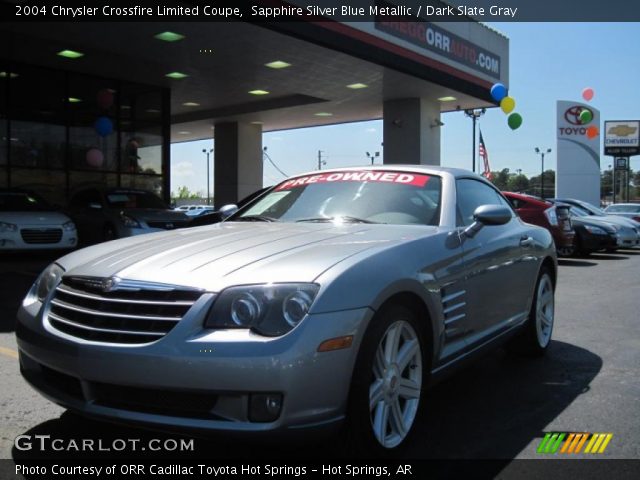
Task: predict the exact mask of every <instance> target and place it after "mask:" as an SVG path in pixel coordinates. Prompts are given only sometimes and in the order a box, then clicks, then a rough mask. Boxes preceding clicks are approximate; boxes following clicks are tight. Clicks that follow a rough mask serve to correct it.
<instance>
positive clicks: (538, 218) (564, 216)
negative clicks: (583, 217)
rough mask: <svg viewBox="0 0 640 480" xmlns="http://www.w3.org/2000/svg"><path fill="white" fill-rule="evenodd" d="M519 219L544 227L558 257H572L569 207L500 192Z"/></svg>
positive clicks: (572, 238)
mask: <svg viewBox="0 0 640 480" xmlns="http://www.w3.org/2000/svg"><path fill="white" fill-rule="evenodd" d="M502 193H503V195H504V196H505V197H507V200H509V201H510V202H511V205H513V208H515V210H516V212H518V215H519V216H520V218H521V219H522V220H523V221H525V222H527V223H531V224H532V225H538V226H539V227H544V228H546V229H547V230H549V231H550V232H551V235H553V240H554V242H555V243H556V251H557V252H558V256H560V257H568V256H571V255H573V253H574V251H575V231H574V230H573V226H572V225H571V217H570V216H569V208H570V206H569V205H560V204H558V205H554V204H553V203H552V202H548V201H546V200H544V199H542V198H539V197H533V196H531V195H525V194H523V193H512V192H502Z"/></svg>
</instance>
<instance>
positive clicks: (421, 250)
mask: <svg viewBox="0 0 640 480" xmlns="http://www.w3.org/2000/svg"><path fill="white" fill-rule="evenodd" d="M556 272H557V260H556V253H555V247H554V244H553V240H552V238H551V236H550V234H549V233H548V231H547V230H545V229H543V228H539V227H535V226H532V225H528V224H525V223H523V222H522V221H521V220H520V219H519V218H518V216H517V215H516V214H515V212H514V211H513V209H512V208H511V206H510V205H509V203H508V202H507V201H506V200H505V199H504V197H503V196H502V195H501V194H500V192H499V191H498V190H496V189H495V188H494V187H493V186H492V185H491V184H490V183H489V182H487V181H486V180H484V179H483V178H481V177H479V176H477V175H475V174H472V173H470V172H467V171H464V170H456V169H447V168H439V167H426V166H425V167H422V166H389V165H386V166H380V167H366V168H356V169H353V168H352V169H336V170H326V171H324V170H323V171H321V172H314V173H309V174H305V175H300V176H297V177H294V178H291V179H289V180H286V181H284V182H282V183H281V184H279V185H277V186H275V187H274V188H273V189H272V190H270V191H269V192H268V193H267V194H265V195H263V196H261V197H259V198H258V199H256V200H255V201H253V202H251V203H249V204H248V205H246V206H245V207H243V208H242V209H240V210H239V211H238V212H236V213H235V214H234V215H232V216H231V217H230V218H229V219H228V220H227V221H225V222H223V223H219V224H216V225H210V226H204V227H196V228H191V229H184V230H176V231H173V232H163V233H154V234H149V235H144V236H142V237H132V238H127V239H121V240H116V241H112V242H108V243H105V244H102V245H97V246H93V247H89V248H86V249H84V250H80V251H77V252H74V253H72V254H70V255H67V256H65V257H63V258H61V259H59V260H58V261H56V262H55V263H54V264H52V265H51V266H49V267H48V268H47V269H46V270H45V271H44V272H43V273H42V275H41V276H40V278H39V279H38V280H37V281H36V283H35V284H34V285H33V287H32V289H31V291H30V292H29V293H28V295H27V297H26V298H25V300H24V303H23V305H22V308H21V309H20V312H19V325H18V327H17V332H16V334H17V337H18V345H19V350H20V364H21V369H22V374H23V375H24V377H25V378H26V379H27V381H28V382H29V383H31V385H33V386H34V387H35V388H36V389H37V390H39V391H40V392H41V393H42V394H43V395H45V396H46V397H48V398H50V399H51V400H52V401H54V402H56V403H59V404H61V405H63V406H65V407H67V408H70V409H72V410H75V411H78V412H81V413H83V414H86V415H91V416H95V417H103V418H108V419H117V420H118V421H129V422H140V423H144V424H150V425H154V426H165V427H167V426H170V427H185V428H186V427H189V428H199V429H210V430H218V431H227V432H229V431H234V432H254V433H255V432H272V431H299V430H300V429H302V428H310V429H311V428H322V427H337V426H344V427H345V428H346V429H347V432H348V436H347V437H348V438H353V437H352V435H353V436H355V437H356V438H357V439H358V441H357V442H351V443H352V445H353V444H357V445H358V446H359V447H361V448H363V449H365V450H366V451H367V452H369V453H374V452H381V453H383V452H387V453H388V452H389V451H390V450H391V451H393V449H396V448H398V447H400V446H401V445H403V443H405V440H406V439H407V437H408V436H409V435H410V433H411V431H412V428H413V427H414V424H415V423H416V415H417V413H418V411H419V408H420V407H421V406H422V404H423V403H424V402H422V399H423V391H424V388H425V387H426V386H427V384H429V383H431V382H433V381H435V380H436V379H438V378H440V377H441V376H442V375H444V374H445V373H447V372H450V371H452V370H453V368H454V367H456V366H457V365H458V364H460V362H461V361H462V360H463V359H465V360H466V359H467V358H470V357H471V356H473V355H474V354H476V353H479V352H481V351H482V350H484V349H485V348H486V347H494V346H497V345H499V344H501V343H502V342H506V341H508V342H509V343H508V347H509V348H510V349H511V350H514V351H517V352H522V353H525V354H529V355H541V354H543V353H544V352H545V351H546V350H547V348H548V346H549V343H550V339H551V333H552V329H553V322H554V289H555V283H556Z"/></svg>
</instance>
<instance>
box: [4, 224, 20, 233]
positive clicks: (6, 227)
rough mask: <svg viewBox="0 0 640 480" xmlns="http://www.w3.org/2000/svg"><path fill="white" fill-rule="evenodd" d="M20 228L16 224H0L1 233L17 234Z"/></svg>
mask: <svg viewBox="0 0 640 480" xmlns="http://www.w3.org/2000/svg"><path fill="white" fill-rule="evenodd" d="M17 231H18V226H17V225H16V224H14V223H8V222H0V233H4V232H17Z"/></svg>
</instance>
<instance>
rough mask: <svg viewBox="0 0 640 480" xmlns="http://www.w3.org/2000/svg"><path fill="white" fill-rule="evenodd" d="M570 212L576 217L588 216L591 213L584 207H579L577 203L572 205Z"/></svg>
mask: <svg viewBox="0 0 640 480" xmlns="http://www.w3.org/2000/svg"><path fill="white" fill-rule="evenodd" d="M569 212H570V214H571V215H572V216H576V217H588V216H589V215H590V213H589V212H587V211H586V210H585V209H584V208H581V207H578V206H577V205H571V209H570V210H569Z"/></svg>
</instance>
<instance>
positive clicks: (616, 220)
mask: <svg viewBox="0 0 640 480" xmlns="http://www.w3.org/2000/svg"><path fill="white" fill-rule="evenodd" d="M589 218H590V219H592V220H597V221H598V222H606V223H613V224H615V225H619V226H621V227H630V228H636V225H635V224H634V222H633V220H631V219H630V218H625V217H620V216H618V215H590V216H589Z"/></svg>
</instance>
